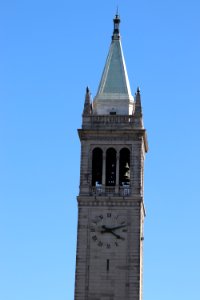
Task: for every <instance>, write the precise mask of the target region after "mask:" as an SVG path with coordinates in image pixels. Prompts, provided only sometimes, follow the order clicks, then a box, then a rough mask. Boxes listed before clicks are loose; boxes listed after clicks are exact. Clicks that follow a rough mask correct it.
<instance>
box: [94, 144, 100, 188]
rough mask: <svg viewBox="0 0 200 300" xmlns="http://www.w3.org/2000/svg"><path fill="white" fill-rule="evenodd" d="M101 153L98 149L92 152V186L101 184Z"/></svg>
mask: <svg viewBox="0 0 200 300" xmlns="http://www.w3.org/2000/svg"><path fill="white" fill-rule="evenodd" d="M102 161H103V152H102V150H101V149H100V148H95V149H94V150H93V151H92V186H97V185H98V184H102Z"/></svg>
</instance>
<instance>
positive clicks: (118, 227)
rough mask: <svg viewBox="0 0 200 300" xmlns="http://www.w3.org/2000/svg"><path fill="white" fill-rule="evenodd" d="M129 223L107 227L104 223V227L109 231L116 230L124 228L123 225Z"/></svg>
mask: <svg viewBox="0 0 200 300" xmlns="http://www.w3.org/2000/svg"><path fill="white" fill-rule="evenodd" d="M126 226H127V225H119V226H115V227H107V226H105V225H102V228H103V229H104V230H107V231H110V230H116V229H120V228H123V227H126Z"/></svg>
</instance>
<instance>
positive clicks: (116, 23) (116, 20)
mask: <svg viewBox="0 0 200 300" xmlns="http://www.w3.org/2000/svg"><path fill="white" fill-rule="evenodd" d="M113 22H114V30H113V36H112V39H113V40H119V39H120V33H119V24H120V17H119V15H118V7H117V12H116V15H115V18H114V19H113Z"/></svg>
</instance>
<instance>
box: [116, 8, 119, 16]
mask: <svg viewBox="0 0 200 300" xmlns="http://www.w3.org/2000/svg"><path fill="white" fill-rule="evenodd" d="M118 15H119V6H118V5H117V10H116V16H118Z"/></svg>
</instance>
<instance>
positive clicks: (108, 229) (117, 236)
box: [101, 225, 124, 240]
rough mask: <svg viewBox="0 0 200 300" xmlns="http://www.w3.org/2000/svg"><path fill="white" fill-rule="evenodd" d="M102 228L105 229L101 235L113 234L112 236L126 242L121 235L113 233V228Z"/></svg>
mask: <svg viewBox="0 0 200 300" xmlns="http://www.w3.org/2000/svg"><path fill="white" fill-rule="evenodd" d="M102 228H103V229H104V230H102V231H101V233H111V234H112V235H114V236H115V237H116V238H117V239H121V240H124V238H123V237H121V236H120V235H118V234H116V233H115V232H114V231H112V229H111V228H108V227H106V226H105V225H103V226H102Z"/></svg>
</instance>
